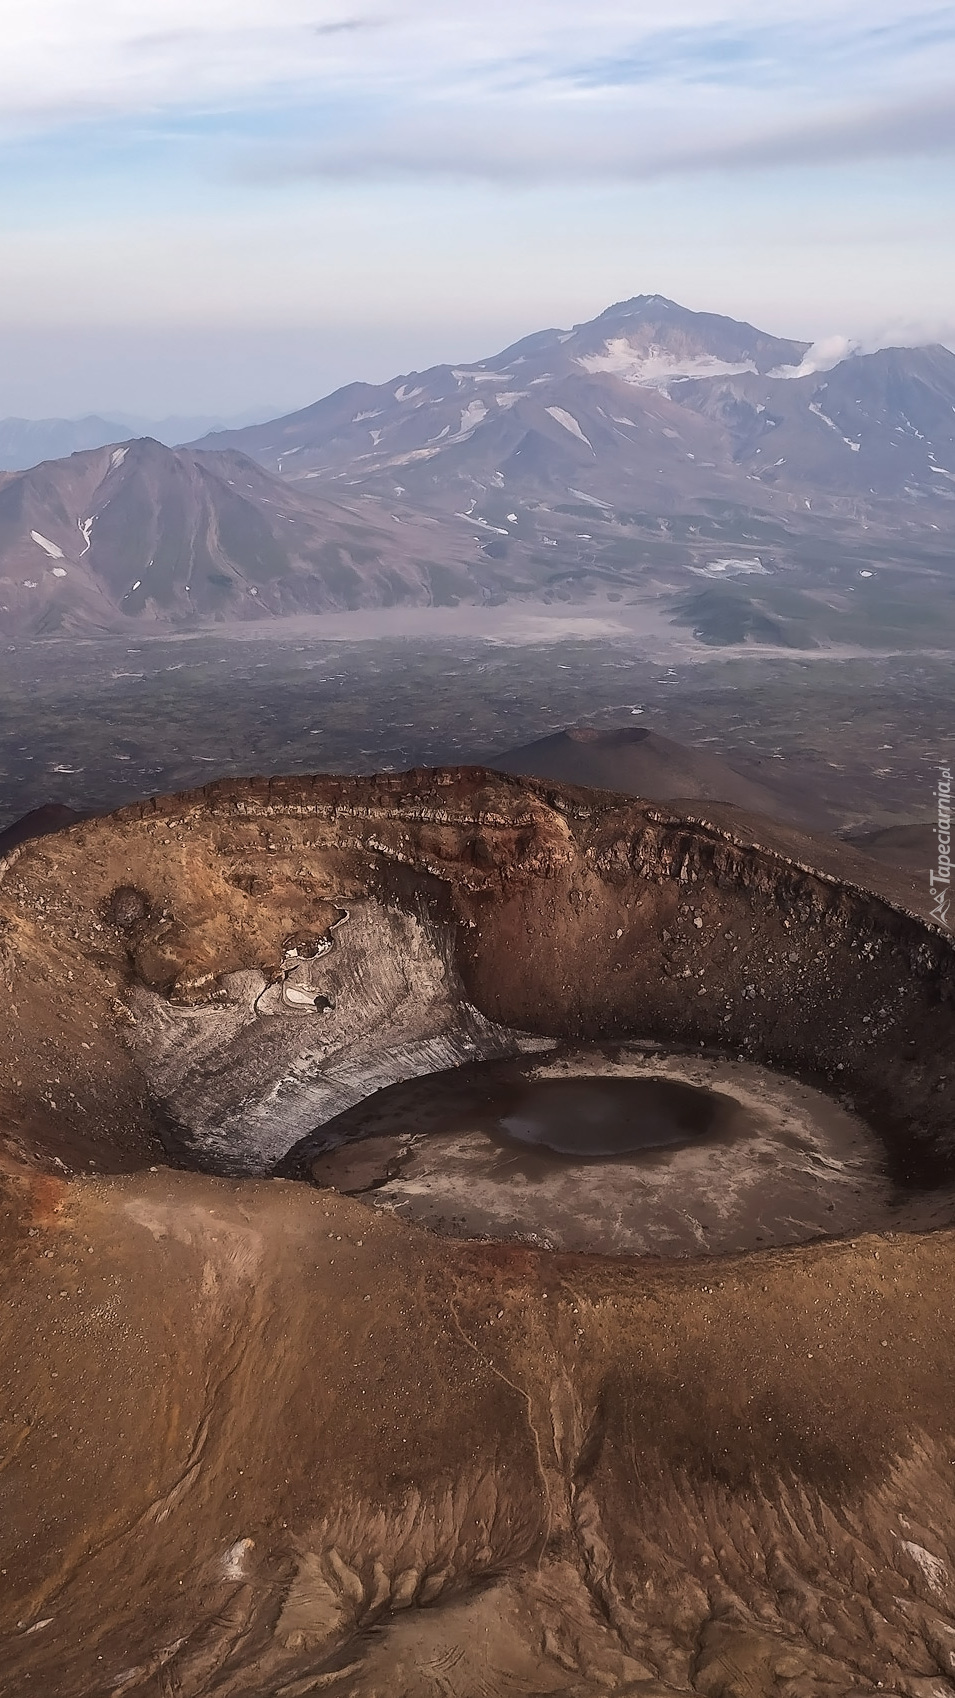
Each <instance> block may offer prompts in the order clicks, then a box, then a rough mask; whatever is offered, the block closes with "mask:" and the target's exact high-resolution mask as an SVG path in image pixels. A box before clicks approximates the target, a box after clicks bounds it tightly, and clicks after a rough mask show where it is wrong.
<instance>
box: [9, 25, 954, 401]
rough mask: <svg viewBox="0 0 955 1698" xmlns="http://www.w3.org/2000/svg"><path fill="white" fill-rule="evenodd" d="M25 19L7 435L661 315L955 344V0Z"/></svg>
mask: <svg viewBox="0 0 955 1698" xmlns="http://www.w3.org/2000/svg"><path fill="white" fill-rule="evenodd" d="M4 12H5V15H4V18H3V20H2V22H0V233H2V240H0V416H5V415H10V414H17V415H22V416H26V417H34V418H36V417H45V416H55V415H61V416H76V415H78V414H82V413H91V412H99V413H104V414H115V413H117V412H120V411H122V412H125V413H127V414H135V415H138V416H143V417H146V418H153V419H158V418H162V417H165V416H166V415H168V414H170V413H175V414H180V415H181V414H186V415H188V414H190V413H194V414H215V415H218V416H220V417H223V418H229V417H232V416H237V415H248V414H250V413H256V412H259V413H260V414H261V415H262V416H266V415H267V414H268V413H270V412H277V411H283V410H288V409H289V408H292V407H295V406H301V405H305V404H307V403H308V402H309V401H311V400H314V399H316V398H317V397H318V396H319V395H322V394H325V393H327V392H328V391H329V390H331V389H333V388H335V387H337V386H338V385H339V384H341V383H345V382H348V381H351V380H352V379H355V378H362V379H370V380H373V381H382V380H384V379H385V378H387V377H390V376H392V375H394V374H398V373H404V372H406V371H410V370H412V369H420V368H422V367H424V366H426V365H428V364H431V363H435V362H437V361H440V360H443V359H448V360H453V361H459V360H467V359H477V358H481V357H484V356H486V355H490V354H493V353H494V352H495V351H496V349H498V348H500V347H503V346H505V345H506V344H507V343H509V342H512V341H514V340H515V339H516V338H518V337H519V336H522V335H525V334H527V333H529V332H531V331H533V330H537V329H541V328H544V327H546V326H552V325H558V326H569V325H570V324H573V323H575V322H579V321H582V320H584V319H588V318H591V317H593V316H594V315H595V314H597V313H598V312H600V311H602V310H603V308H604V307H606V306H608V305H609V304H610V303H611V302H612V301H616V300H621V299H626V298H627V297H629V296H631V295H636V294H648V293H660V294H664V295H668V296H670V297H671V298H672V299H675V300H679V301H681V302H682V303H683V304H684V305H686V306H689V307H694V308H699V309H701V310H707V311H716V312H724V313H728V314H730V315H731V316H733V317H738V318H746V319H749V320H750V321H751V322H754V323H757V324H759V325H760V326H761V327H763V328H765V329H767V330H770V331H773V332H776V333H777V334H782V335H792V336H798V337H804V338H807V339H810V340H812V339H821V338H828V337H831V336H844V337H846V338H848V339H849V341H850V342H852V343H854V344H858V345H860V346H863V347H873V346H880V345H885V344H887V343H890V342H918V341H930V340H943V341H945V342H947V343H949V344H955V5H937V4H931V3H927V4H924V5H920V4H919V0H908V4H905V3H902V0H827V3H825V4H824V3H823V0H792V3H790V4H783V3H781V0H759V3H756V0H670V3H669V4H668V5H667V7H666V8H661V7H660V6H659V4H657V3H656V0H654V3H652V4H651V3H649V0H588V4H587V5H581V4H580V0H518V3H515V0H482V4H481V5H480V6H474V5H464V4H461V3H460V0H368V3H367V6H366V5H365V4H364V3H363V0H355V3H354V4H352V0H340V3H336V0H268V3H267V4H266V3H265V0H98V4H97V6H96V7H95V8H88V7H78V6H77V5H76V0H30V3H29V5H20V6H17V7H9V8H5V9H4Z"/></svg>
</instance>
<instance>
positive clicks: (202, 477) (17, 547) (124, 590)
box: [0, 438, 473, 634]
mask: <svg viewBox="0 0 955 1698" xmlns="http://www.w3.org/2000/svg"><path fill="white" fill-rule="evenodd" d="M455 586H457V587H458V589H459V590H460V591H461V593H467V591H468V589H469V588H473V586H472V585H471V582H470V580H469V578H468V575H467V571H466V568H465V566H464V564H463V563H461V564H456V563H455V561H454V558H453V555H452V556H450V557H449V552H448V550H446V549H445V548H443V547H441V546H440V545H439V544H438V543H437V542H436V539H435V537H434V534H433V528H432V529H429V528H428V527H426V526H424V525H418V526H415V524H414V522H413V520H409V521H408V522H407V523H406V524H405V525H403V526H402V527H401V530H400V533H399V531H398V529H397V528H394V527H392V528H388V527H387V525H386V522H385V520H384V519H383V518H382V517H381V516H379V515H377V514H372V515H371V516H369V515H368V514H367V513H366V512H365V511H364V510H362V508H361V507H360V506H358V505H356V506H355V507H354V508H352V507H349V506H348V505H347V504H345V503H342V502H333V501H329V500H322V499H320V498H319V497H318V496H312V495H310V494H309V495H306V496H302V495H300V494H298V492H297V491H296V490H294V489H291V488H289V487H288V486H287V485H285V484H283V483H282V482H281V481H280V480H278V479H276V478H274V477H272V476H270V475H269V474H268V473H267V472H264V471H263V470H262V469H261V467H259V466H257V465H255V464H254V463H253V462H252V461H250V460H247V459H245V458H244V456H242V455H240V454H236V453H229V454H202V453H194V452H179V451H173V450H171V449H167V448H164V447H162V446H161V445H160V444H159V443H157V442H153V441H151V440H149V439H148V438H146V439H143V440H142V441H137V442H132V443H127V444H125V445H123V446H121V447H118V448H114V449H108V448H106V449H100V450H96V451H93V452H90V453H86V454H75V455H72V456H71V457H70V459H68V460H56V461H50V462H48V463H46V464H44V465H41V466H38V467H35V468H33V469H32V470H30V471H28V472H21V473H16V474H12V473H8V474H7V475H6V476H0V629H2V630H4V631H7V632H13V633H18V632H32V633H35V634H43V633H46V632H51V631H55V630H62V629H71V628H89V627H91V626H92V627H97V628H100V629H110V628H115V627H116V626H117V625H123V624H125V623H127V622H129V621H148V622H149V623H156V622H165V623H173V624H190V623H194V622H196V621H197V620H205V621H208V620H235V619H261V618H265V617H268V616H270V615H280V614H287V613H296V612H321V611H323V610H325V609H329V608H341V607H361V606H382V605H389V604H391V603H394V602H398V601H408V602H428V601H434V600H439V599H442V597H443V598H444V599H449V598H451V597H452V596H453V594H454V587H455Z"/></svg>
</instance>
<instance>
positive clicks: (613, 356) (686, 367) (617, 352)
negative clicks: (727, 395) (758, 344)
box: [577, 336, 756, 389]
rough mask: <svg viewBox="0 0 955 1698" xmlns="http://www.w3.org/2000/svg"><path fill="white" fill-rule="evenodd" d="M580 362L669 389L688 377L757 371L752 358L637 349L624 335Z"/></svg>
mask: <svg viewBox="0 0 955 1698" xmlns="http://www.w3.org/2000/svg"><path fill="white" fill-rule="evenodd" d="M577 364H578V365H579V366H582V367H583V369H584V371H588V372H590V373H592V374H595V373H598V372H606V373H607V374H608V375H609V376H611V377H619V378H622V379H623V381H624V383H632V384H635V385H636V386H638V387H639V388H641V389H666V388H667V386H668V385H669V384H671V383H676V382H678V381H679V380H680V379H681V378H688V377H742V376H743V375H744V373H746V372H752V373H755V372H756V366H755V364H754V363H753V361H752V360H745V361H740V362H738V363H736V364H733V363H731V362H730V361H729V360H718V359H717V358H716V357H715V355H712V354H687V355H684V356H683V357H682V358H680V357H678V356H677V355H675V354H671V353H670V352H669V351H668V350H667V349H665V348H655V347H650V348H648V349H646V350H640V349H638V348H634V347H633V345H632V344H631V343H630V342H628V341H627V338H626V337H625V336H611V338H610V340H609V341H607V342H605V343H604V345H603V349H602V350H601V351H600V352H599V353H596V354H581V355H579V356H578V359H577Z"/></svg>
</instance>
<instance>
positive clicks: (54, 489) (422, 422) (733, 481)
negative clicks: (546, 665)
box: [0, 295, 955, 648]
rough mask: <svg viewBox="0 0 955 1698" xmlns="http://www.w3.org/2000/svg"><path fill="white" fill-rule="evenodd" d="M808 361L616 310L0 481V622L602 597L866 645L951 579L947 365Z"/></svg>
mask: <svg viewBox="0 0 955 1698" xmlns="http://www.w3.org/2000/svg"><path fill="white" fill-rule="evenodd" d="M825 365H826V362H824V361H822V360H820V359H819V358H818V357H817V355H816V353H815V351H814V349H813V348H812V347H811V346H810V344H809V343H807V342H803V341H793V340H787V339H782V338H778V337H774V336H770V335H768V334H766V333H764V332H762V331H760V330H758V329H755V328H754V327H753V326H751V325H748V324H744V323H738V322H737V321H735V320H732V319H728V318H722V317H718V316H716V315H713V314H708V313H695V312H690V311H688V310H687V309H685V308H683V307H680V306H678V305H676V304H675V303H674V302H671V301H668V300H665V299H664V298H663V297H661V296H658V295H648V296H639V297H637V298H635V299H634V300H631V301H627V302H624V303H620V304H618V305H616V306H613V307H610V308H608V309H607V311H606V312H604V313H602V314H601V315H600V316H599V317H598V318H596V319H593V320H592V321H590V322H588V323H586V324H581V325H577V326H575V327H574V328H573V329H572V330H569V331H560V330H545V331H542V332H540V333H538V334H536V335H533V336H529V337H527V338H525V339H524V340H522V341H520V342H517V343H515V344H513V346H511V347H509V348H506V349H504V350H503V351H502V352H501V353H500V354H497V355H495V356H494V357H493V358H491V359H488V360H484V361H479V362H477V363H476V364H469V365H461V366H437V367H434V368H433V369H431V370H429V371H426V372H421V373H418V372H412V373H408V374H404V375H403V376H401V377H397V378H395V379H393V380H391V381H390V382H389V383H387V384H379V385H372V384H366V383H355V384H350V385H348V386H346V387H345V388H344V389H340V390H337V391H336V392H335V393H334V394H333V395H330V396H327V397H326V398H325V399H323V400H320V401H317V402H316V403H315V404H314V405H313V406H310V407H307V408H305V409H304V410H302V411H300V412H297V413H293V414H290V415H288V416H287V417H285V418H280V419H275V420H272V421H270V422H269V423H268V424H265V425H251V426H248V427H245V428H242V429H237V430H230V431H222V432H218V433H215V434H211V435H206V436H205V437H202V438H201V439H198V440H197V441H195V442H193V443H192V444H191V445H190V446H188V447H186V448H180V449H177V450H174V451H173V450H170V449H167V448H164V447H162V446H161V445H160V444H158V443H157V442H155V441H148V440H147V441H139V442H135V443H132V444H130V443H118V444H116V445H109V446H108V447H107V448H105V449H96V450H91V451H87V452H81V453H77V454H73V455H71V456H70V457H69V458H68V459H59V460H54V461H51V462H47V463H45V464H42V465H40V466H37V467H34V468H32V469H30V470H28V471H25V472H20V473H7V474H5V475H4V474H0V629H3V630H6V631H13V632H17V631H24V630H25V631H33V632H37V633H40V632H43V631H49V630H54V629H64V628H73V627H81V628H88V627H89V626H90V625H92V626H94V627H99V628H115V627H117V626H118V627H120V628H129V626H130V623H131V622H133V623H136V622H142V621H148V622H149V623H150V624H153V625H155V624H157V623H159V624H162V623H168V622H173V623H176V624H187V625H188V624H191V623H196V622H204V621H208V620H215V621H222V620H234V619H249V618H263V617H268V616H270V615H271V616H274V615H281V614H284V613H288V612H293V611H310V612H320V611H322V610H324V609H326V608H331V607H355V608H357V607H365V606H380V605H387V604H390V603H394V602H396V601H403V602H406V603H411V604H421V605H426V604H432V603H435V602H439V603H440V602H455V601H458V600H462V601H473V602H487V601H500V600H503V599H506V598H509V597H521V598H524V599H530V600H554V599H560V600H565V601H582V600H585V599H588V598H593V597H606V598H609V599H611V600H621V599H623V600H627V601H629V600H641V599H642V600H646V599H653V600H656V601H660V600H661V598H663V599H666V600H668V605H669V606H670V607H671V609H672V617H673V619H674V620H675V621H677V622H681V623H684V624H686V625H688V626H690V627H692V629H693V630H694V631H695V632H696V634H697V636H699V637H702V638H703V639H704V640H706V641H712V642H732V641H741V640H747V639H748V640H757V641H765V642H770V643H774V644H778V643H782V644H783V645H785V646H790V647H797V648H798V647H805V646H812V644H813V643H814V642H816V641H817V640H819V639H820V638H822V639H826V638H831V637H832V636H833V635H834V634H835V635H837V634H838V631H839V630H840V629H842V627H843V626H844V627H845V630H846V631H850V630H851V629H852V628H853V622H855V624H856V625H858V624H859V621H860V619H861V620H862V623H863V624H865V621H866V620H867V621H868V626H867V627H866V628H867V629H868V630H869V631H870V634H872V633H876V634H877V631H876V627H877V626H878V619H877V618H874V615H873V612H872V608H873V605H874V603H875V601H876V599H877V595H878V594H879V593H881V594H884V593H885V592H886V590H887V588H888V587H890V585H891V586H895V587H894V588H893V590H892V593H893V594H896V593H899V594H901V593H903V590H904V593H905V594H908V593H909V590H908V588H907V587H906V586H908V587H910V586H911V585H912V584H913V583H916V582H917V583H918V584H921V586H922V590H919V591H918V593H922V591H924V594H925V596H926V598H928V599H930V598H929V589H930V588H931V584H932V583H934V580H935V579H936V578H939V577H941V578H946V577H947V574H948V570H949V567H948V554H947V542H946V537H947V533H948V531H949V529H950V526H951V521H952V514H953V510H955V354H952V353H951V352H950V351H949V350H948V349H947V348H944V347H942V346H933V347H926V348H907V349H900V348H890V349H883V350H880V351H877V352H875V353H871V354H852V355H849V356H848V357H846V358H844V359H842V360H840V361H837V362H836V363H835V364H831V365H829V366H828V369H823V368H824V367H825ZM899 574H902V578H901V579H900V578H899ZM873 578H879V579H880V580H882V582H881V587H880V586H879V585H876V586H871V587H869V586H868V580H871V579H873ZM903 580H904V583H903ZM899 584H902V589H899V587H898V586H899ZM926 586H928V587H926ZM860 591H861V592H863V593H864V594H865V596H866V597H867V598H868V599H867V601H866V603H865V608H866V611H865V612H864V613H863V614H859V612H858V610H859V608H860V606H861V603H860V601H859V592H860ZM928 599H927V600H926V607H927V606H928ZM936 600H937V598H936ZM926 617H927V614H926ZM933 617H934V615H933ZM840 621H841V625H840Z"/></svg>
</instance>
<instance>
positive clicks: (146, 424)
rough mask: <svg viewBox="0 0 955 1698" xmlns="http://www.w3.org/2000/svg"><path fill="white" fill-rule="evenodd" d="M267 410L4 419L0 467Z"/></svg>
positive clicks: (176, 436)
mask: <svg viewBox="0 0 955 1698" xmlns="http://www.w3.org/2000/svg"><path fill="white" fill-rule="evenodd" d="M267 413H268V409H267V408H258V409H256V410H255V411H254V412H253V413H252V414H246V415H244V416H243V417H242V418H237V419H230V420H228V421H223V420H222V419H217V418H215V417H189V416H187V415H172V416H170V417H168V418H165V419H156V420H154V419H141V418H135V417H132V416H131V415H130V414H128V413H117V414H116V415H115V416H113V417H110V418H106V419H104V418H100V416H99V414H97V413H90V414H87V416H86V417H85V418H81V419H18V418H8V419H0V471H4V472H20V471H28V470H29V468H30V467H31V466H36V465H38V464H39V463H40V461H41V460H59V459H62V458H65V457H66V455H68V454H79V453H82V451H83V449H84V448H105V447H108V446H110V445H111V444H115V443H117V442H126V441H128V440H129V439H130V437H132V436H152V437H155V439H156V441H157V442H165V443H168V444H170V445H173V444H175V443H177V442H184V441H185V440H186V438H187V437H193V436H199V435H200V434H201V433H202V432H203V431H210V430H221V429H223V428H226V426H227V425H228V426H229V427H238V426H241V425H244V424H250V423H251V422H252V420H253V418H261V417H262V416H263V414H265V415H266V416H267Z"/></svg>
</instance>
